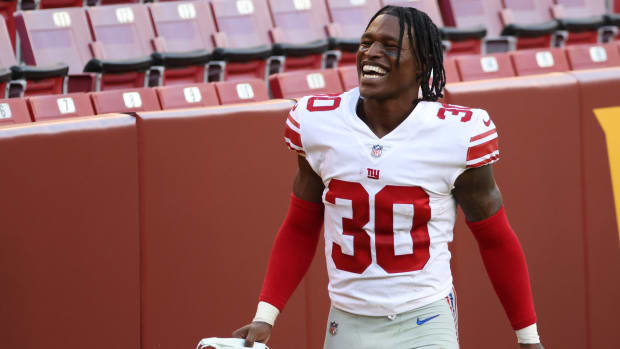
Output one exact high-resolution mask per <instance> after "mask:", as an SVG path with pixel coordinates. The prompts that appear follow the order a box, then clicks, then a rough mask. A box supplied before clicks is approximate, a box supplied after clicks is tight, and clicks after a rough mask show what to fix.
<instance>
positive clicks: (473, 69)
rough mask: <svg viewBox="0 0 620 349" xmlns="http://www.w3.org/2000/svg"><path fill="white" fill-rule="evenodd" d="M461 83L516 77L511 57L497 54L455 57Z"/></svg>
mask: <svg viewBox="0 0 620 349" xmlns="http://www.w3.org/2000/svg"><path fill="white" fill-rule="evenodd" d="M455 61H456V67H457V70H458V72H459V76H460V79H461V81H471V80H483V79H497V78H507V77H511V76H515V75H516V74H515V71H514V68H513V67H512V63H511V62H510V56H508V54H506V53H496V54H493V55H488V56H459V57H455Z"/></svg>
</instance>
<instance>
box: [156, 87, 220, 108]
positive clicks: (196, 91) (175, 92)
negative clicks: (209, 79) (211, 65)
mask: <svg viewBox="0 0 620 349" xmlns="http://www.w3.org/2000/svg"><path fill="white" fill-rule="evenodd" d="M155 90H156V91H157V97H158V98H159V104H160V105H161V108H162V109H164V110H166V109H180V108H197V107H209V106H214V105H219V104H220V102H219V99H218V98H217V92H215V85H214V84H213V83H210V84H189V85H174V86H162V87H157V88H156V89H155Z"/></svg>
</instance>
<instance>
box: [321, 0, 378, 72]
mask: <svg viewBox="0 0 620 349" xmlns="http://www.w3.org/2000/svg"><path fill="white" fill-rule="evenodd" d="M380 8H381V3H380V1H379V0H366V1H351V0H327V10H328V11H329V16H330V18H331V23H330V24H329V27H328V29H329V30H328V33H329V35H330V37H333V38H338V40H337V44H338V45H337V48H338V49H340V50H341V51H342V56H341V57H340V60H339V61H338V65H340V66H342V65H351V64H353V65H354V64H355V55H356V52H357V48H358V46H359V43H360V37H361V36H362V34H363V33H364V30H366V25H367V24H368V21H370V18H372V16H373V15H374V14H375V13H376V12H377V11H379V9H380ZM356 74H357V73H356ZM356 79H357V77H356ZM356 84H357V83H356Z"/></svg>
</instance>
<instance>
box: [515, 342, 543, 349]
mask: <svg viewBox="0 0 620 349" xmlns="http://www.w3.org/2000/svg"><path fill="white" fill-rule="evenodd" d="M519 348H521V349H545V348H543V346H542V344H540V343H536V344H519Z"/></svg>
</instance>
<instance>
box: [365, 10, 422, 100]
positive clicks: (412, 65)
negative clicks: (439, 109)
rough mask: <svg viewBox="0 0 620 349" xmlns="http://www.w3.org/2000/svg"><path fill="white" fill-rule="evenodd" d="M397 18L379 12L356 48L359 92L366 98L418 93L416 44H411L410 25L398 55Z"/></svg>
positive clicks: (408, 97) (383, 97) (398, 29)
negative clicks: (398, 63)
mask: <svg viewBox="0 0 620 349" xmlns="http://www.w3.org/2000/svg"><path fill="white" fill-rule="evenodd" d="M399 34H400V26H399V24H398V18H397V17H395V16H392V15H387V14H382V15H379V16H378V17H377V18H375V20H374V21H373V22H372V23H371V24H370V26H369V27H368V29H367V30H366V32H364V34H363V35H362V40H361V44H360V47H359V49H358V51H357V74H358V77H359V82H360V85H359V88H360V94H361V96H362V97H364V98H374V99H379V100H383V99H389V98H407V99H410V98H411V96H412V95H413V96H414V98H415V96H417V93H418V83H417V81H416V77H417V75H418V70H419V68H418V64H417V61H416V58H415V57H414V51H413V47H411V46H410V45H409V39H408V36H407V28H406V27H405V33H404V36H403V43H402V48H401V50H400V65H398V66H397V65H396V60H397V57H398V36H399Z"/></svg>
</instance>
